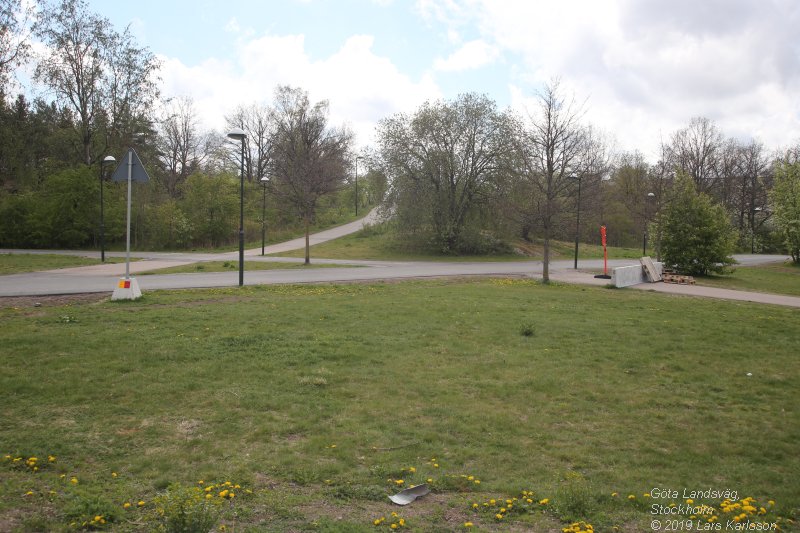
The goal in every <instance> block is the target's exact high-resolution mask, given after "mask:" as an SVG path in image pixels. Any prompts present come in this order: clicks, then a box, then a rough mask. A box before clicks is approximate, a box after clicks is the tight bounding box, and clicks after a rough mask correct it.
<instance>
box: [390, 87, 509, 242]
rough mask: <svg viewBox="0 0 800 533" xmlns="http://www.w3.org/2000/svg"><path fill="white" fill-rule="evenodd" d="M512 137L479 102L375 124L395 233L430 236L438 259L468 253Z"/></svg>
mask: <svg viewBox="0 0 800 533" xmlns="http://www.w3.org/2000/svg"><path fill="white" fill-rule="evenodd" d="M511 131H512V128H511V120H510V118H509V117H508V115H506V114H504V113H501V112H499V111H498V110H497V106H496V104H495V103H494V101H492V100H490V99H489V98H488V97H486V96H484V95H478V94H464V95H461V96H459V97H458V98H456V99H455V100H454V101H450V102H448V101H436V102H426V103H425V104H423V105H422V106H421V107H420V108H419V109H418V110H417V111H416V112H415V113H414V115H412V116H408V115H405V114H402V113H401V114H397V115H394V116H392V117H389V118H387V119H384V120H383V121H381V123H380V125H379V127H378V144H379V147H380V148H379V150H380V156H381V159H382V161H383V166H384V171H385V172H386V174H387V175H388V176H389V177H390V180H391V182H392V193H391V194H392V198H391V200H392V202H393V204H394V206H395V208H396V214H397V217H398V220H399V221H400V223H401V225H402V226H404V227H407V228H410V229H411V230H412V231H416V232H419V233H422V234H423V235H425V234H428V235H431V239H432V241H433V243H434V244H435V245H436V246H437V248H439V250H440V251H441V252H443V253H463V252H470V251H472V250H470V249H469V248H470V247H471V246H470V238H469V237H470V235H469V231H468V230H469V227H470V224H471V223H472V222H474V221H475V220H476V218H478V217H479V216H480V211H481V210H482V209H487V208H488V199H489V198H490V197H491V195H492V193H493V192H494V191H496V189H497V183H498V180H499V179H500V176H501V174H502V173H503V169H504V163H505V162H506V158H507V157H508V156H509V154H510V153H511V152H512V146H511V144H510V143H509V142H508V138H509V136H510V134H511Z"/></svg>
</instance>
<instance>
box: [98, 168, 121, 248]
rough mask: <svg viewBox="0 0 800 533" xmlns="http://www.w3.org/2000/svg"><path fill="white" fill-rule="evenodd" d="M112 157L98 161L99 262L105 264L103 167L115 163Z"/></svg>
mask: <svg viewBox="0 0 800 533" xmlns="http://www.w3.org/2000/svg"><path fill="white" fill-rule="evenodd" d="M116 162H117V160H116V159H114V156H113V155H107V156H106V157H105V158H103V160H102V161H100V262H101V263H105V262H106V224H105V220H104V218H103V203H104V202H103V166H105V164H106V163H108V164H109V165H110V164H111V163H116Z"/></svg>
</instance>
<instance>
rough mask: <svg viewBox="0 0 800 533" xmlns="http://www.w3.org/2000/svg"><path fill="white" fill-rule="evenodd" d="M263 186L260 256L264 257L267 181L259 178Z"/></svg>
mask: <svg viewBox="0 0 800 533" xmlns="http://www.w3.org/2000/svg"><path fill="white" fill-rule="evenodd" d="M261 184H262V185H263V186H264V197H263V199H262V201H261V255H264V245H265V243H266V240H267V180H266V178H261Z"/></svg>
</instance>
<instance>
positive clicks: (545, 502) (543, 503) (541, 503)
mask: <svg viewBox="0 0 800 533" xmlns="http://www.w3.org/2000/svg"><path fill="white" fill-rule="evenodd" d="M548 503H550V499H549V498H544V499H543V500H539V504H540V505H547V504H548Z"/></svg>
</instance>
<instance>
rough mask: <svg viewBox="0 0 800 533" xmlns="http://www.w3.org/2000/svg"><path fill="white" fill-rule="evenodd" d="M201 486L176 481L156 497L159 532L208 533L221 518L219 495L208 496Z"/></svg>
mask: <svg viewBox="0 0 800 533" xmlns="http://www.w3.org/2000/svg"><path fill="white" fill-rule="evenodd" d="M206 494H207V493H206V492H205V491H203V490H202V489H200V488H199V487H185V486H183V485H181V484H180V483H174V484H172V485H170V486H169V487H167V490H166V492H164V493H163V494H161V495H159V496H157V497H156V498H155V500H154V503H155V507H156V522H158V527H159V531H164V532H166V533H207V532H208V531H211V529H212V528H213V527H214V525H215V524H216V523H217V521H218V520H219V516H220V500H219V498H214V497H211V498H208V497H207V496H206Z"/></svg>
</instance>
